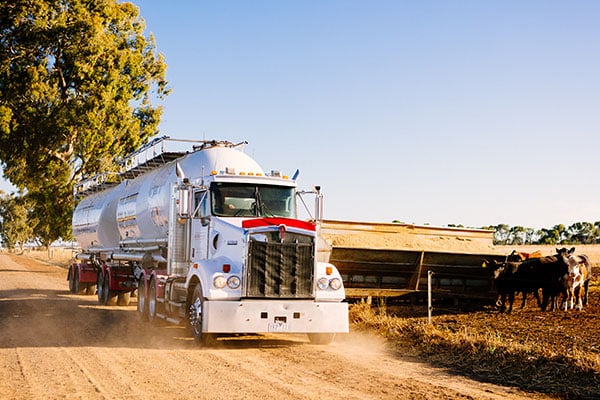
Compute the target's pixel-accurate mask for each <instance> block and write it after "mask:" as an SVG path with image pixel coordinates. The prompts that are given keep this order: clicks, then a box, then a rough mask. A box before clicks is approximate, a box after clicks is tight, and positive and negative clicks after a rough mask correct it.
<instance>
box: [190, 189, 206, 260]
mask: <svg viewBox="0 0 600 400" xmlns="http://www.w3.org/2000/svg"><path fill="white" fill-rule="evenodd" d="M208 198H209V196H208V191H207V190H196V191H194V214H193V216H192V245H191V248H190V252H191V253H190V259H191V260H192V263H198V262H200V261H202V260H206V258H207V257H208V230H209V229H210V207H209V204H208V201H209V200H208Z"/></svg>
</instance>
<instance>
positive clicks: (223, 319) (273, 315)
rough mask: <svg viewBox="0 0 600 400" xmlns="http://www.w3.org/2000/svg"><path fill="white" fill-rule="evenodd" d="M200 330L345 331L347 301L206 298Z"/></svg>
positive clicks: (259, 331)
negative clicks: (207, 299) (213, 299)
mask: <svg viewBox="0 0 600 400" xmlns="http://www.w3.org/2000/svg"><path fill="white" fill-rule="evenodd" d="M203 313H204V321H203V327H202V330H203V332H214V333H267V332H283V333H338V332H339V333H345V332H348V303H344V302H341V303H327V302H315V301H312V300H243V301H219V300H216V301H206V302H205V303H204V309H203Z"/></svg>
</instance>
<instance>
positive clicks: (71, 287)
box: [69, 266, 75, 293]
mask: <svg viewBox="0 0 600 400" xmlns="http://www.w3.org/2000/svg"><path fill="white" fill-rule="evenodd" d="M69 292H71V293H75V279H73V267H72V266H71V267H69Z"/></svg>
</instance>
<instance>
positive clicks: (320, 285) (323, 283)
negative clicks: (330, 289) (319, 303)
mask: <svg viewBox="0 0 600 400" xmlns="http://www.w3.org/2000/svg"><path fill="white" fill-rule="evenodd" d="M327 286H329V279H327V278H325V277H322V278H319V280H318V281H317V287H318V288H319V289H321V290H325V289H327Z"/></svg>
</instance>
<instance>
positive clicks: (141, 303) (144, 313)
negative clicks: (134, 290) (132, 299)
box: [137, 276, 148, 321]
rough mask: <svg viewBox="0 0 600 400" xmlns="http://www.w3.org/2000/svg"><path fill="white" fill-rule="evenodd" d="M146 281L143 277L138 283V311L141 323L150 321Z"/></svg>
mask: <svg viewBox="0 0 600 400" xmlns="http://www.w3.org/2000/svg"><path fill="white" fill-rule="evenodd" d="M145 284H146V279H145V278H144V277H143V276H142V277H141V278H140V280H139V281H138V296H137V311H138V315H139V317H140V320H141V321H148V299H147V298H146V293H147V292H146V288H145Z"/></svg>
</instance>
